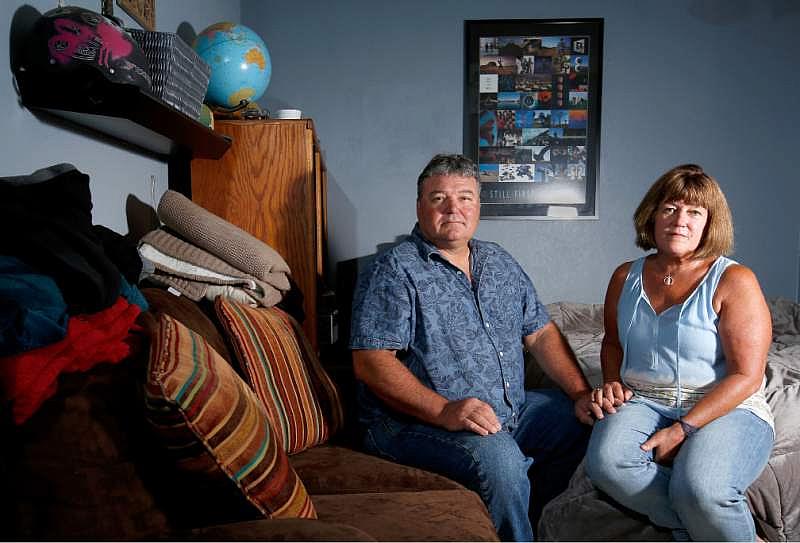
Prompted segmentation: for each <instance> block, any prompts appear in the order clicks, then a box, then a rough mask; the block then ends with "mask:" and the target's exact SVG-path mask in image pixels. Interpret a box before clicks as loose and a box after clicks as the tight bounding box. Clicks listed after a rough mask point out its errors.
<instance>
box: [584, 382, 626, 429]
mask: <svg viewBox="0 0 800 543" xmlns="http://www.w3.org/2000/svg"><path fill="white" fill-rule="evenodd" d="M632 397H633V391H632V390H631V389H629V388H628V387H626V386H625V385H624V384H622V383H621V382H620V381H606V382H605V383H603V385H602V386H599V387H597V388H595V389H594V390H591V391H589V392H586V393H584V394H582V395H581V396H580V397H579V398H578V399H577V400H575V416H576V417H578V420H580V421H581V422H583V423H584V424H594V421H595V420H599V419H602V418H603V417H604V416H605V415H604V412H605V413H616V412H617V408H618V407H619V406H621V405H622V404H623V403H625V402H626V401H628V400H630V399H631V398H632Z"/></svg>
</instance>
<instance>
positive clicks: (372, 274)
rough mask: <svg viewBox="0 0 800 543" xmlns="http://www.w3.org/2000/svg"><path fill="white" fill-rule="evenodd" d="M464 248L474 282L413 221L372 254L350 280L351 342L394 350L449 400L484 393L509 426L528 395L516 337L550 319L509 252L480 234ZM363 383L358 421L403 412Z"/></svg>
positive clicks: (519, 341) (519, 339)
mask: <svg viewBox="0 0 800 543" xmlns="http://www.w3.org/2000/svg"><path fill="white" fill-rule="evenodd" d="M469 246H470V269H471V274H472V281H471V282H470V281H469V279H467V277H466V275H465V274H464V273H463V272H462V271H461V270H459V269H458V268H457V267H456V266H454V265H452V264H451V263H450V262H448V261H447V260H446V259H445V258H444V257H443V256H442V255H441V253H439V251H438V250H437V249H436V247H435V246H434V245H433V244H431V243H430V242H428V241H427V240H426V239H425V238H423V237H422V233H421V231H420V229H419V226H418V225H417V226H415V227H414V230H413V231H412V232H411V236H409V237H408V238H407V239H406V240H405V241H403V242H401V243H399V244H398V245H396V246H394V247H393V248H392V249H390V250H388V251H386V252H384V253H382V254H380V255H379V256H377V257H376V259H375V260H374V261H373V262H372V265H371V266H370V267H369V268H367V269H365V270H364V271H363V272H362V273H361V275H360V277H359V281H358V284H357V287H356V292H355V295H354V300H353V320H352V330H351V335H350V348H351V349H386V350H393V351H398V353H397V355H398V358H399V359H400V360H401V361H402V362H403V363H404V364H405V365H406V366H407V367H408V368H409V370H410V371H411V372H412V373H413V374H414V375H415V376H416V377H417V378H418V379H419V380H420V381H421V382H422V383H423V384H425V385H426V386H428V387H430V388H431V389H433V390H435V391H436V392H438V393H439V394H441V395H442V396H444V397H445V398H447V399H449V400H459V399H463V398H467V397H476V398H478V399H480V400H483V401H485V402H486V403H488V404H489V405H491V406H492V407H493V408H494V410H495V413H496V414H497V417H498V419H499V420H500V423H501V424H503V425H504V426H507V425H514V424H515V423H516V417H517V414H518V413H519V409H520V406H521V405H522V403H523V402H524V401H525V388H524V381H525V362H524V357H523V342H522V338H523V337H525V336H527V335H529V334H532V333H533V332H536V331H537V330H539V329H540V328H541V327H542V326H544V325H545V324H547V323H548V322H549V320H550V317H549V315H548V314H547V310H546V309H545V307H544V305H542V303H541V302H539V300H538V298H537V296H536V290H535V289H534V287H533V283H531V280H530V279H529V278H528V276H527V274H526V273H525V272H524V271H523V269H522V267H521V266H520V265H519V263H517V261H516V260H514V258H513V257H512V256H511V255H510V254H509V253H508V252H506V251H505V250H504V249H502V248H501V247H500V246H499V245H497V244H496V243H491V242H485V241H479V240H471V241H470V242H469ZM365 388H366V387H362V391H361V393H360V395H359V403H360V407H361V419H362V422H364V423H365V424H368V425H369V424H372V423H374V422H376V421H378V420H380V419H381V418H382V417H385V416H389V417H393V418H398V417H399V415H398V414H397V413H393V412H392V411H391V410H390V409H389V408H388V407H387V406H385V405H384V404H383V403H382V402H381V401H380V400H378V399H377V398H376V397H375V396H374V395H372V394H371V393H370V392H369V391H367V390H363V389H365ZM400 418H402V417H400Z"/></svg>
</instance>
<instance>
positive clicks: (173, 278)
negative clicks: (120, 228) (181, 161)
mask: <svg viewBox="0 0 800 543" xmlns="http://www.w3.org/2000/svg"><path fill="white" fill-rule="evenodd" d="M158 217H159V219H161V221H162V222H163V223H164V227H162V228H161V229H159V230H154V231H153V232H150V233H148V234H146V235H145V236H144V237H143V238H142V239H141V241H140V242H139V255H140V256H141V258H142V260H143V261H145V263H149V264H150V266H145V268H146V269H148V268H149V270H148V271H147V272H145V277H147V278H148V279H150V280H151V281H153V282H156V283H159V284H162V285H166V286H168V287H172V288H174V289H175V290H177V291H178V292H180V293H181V294H183V295H185V296H187V297H188V298H189V299H191V300H194V301H199V300H201V299H203V298H206V299H208V300H214V298H216V297H217V296H224V297H226V298H232V299H234V300H236V301H239V302H243V303H247V304H249V305H251V306H264V307H271V306H273V305H275V304H277V303H279V302H280V301H281V300H282V299H283V296H284V295H285V293H286V292H288V291H289V289H290V287H291V285H290V282H289V276H290V275H291V271H290V269H289V266H288V264H286V261H285V260H284V259H283V257H281V255H280V254H278V253H277V251H275V249H273V248H272V247H270V246H269V245H267V244H266V243H264V242H263V241H261V240H259V239H257V238H255V237H253V236H252V235H250V234H248V233H247V232H245V231H244V230H242V229H241V228H239V227H237V226H235V225H233V224H231V223H229V222H227V221H226V220H224V219H222V218H221V217H218V216H217V215H214V214H213V213H211V212H210V211H208V210H206V209H204V208H202V207H200V206H199V205H197V204H195V203H194V202H192V201H191V200H189V199H188V198H186V197H185V196H183V195H182V194H180V193H178V192H175V191H172V190H168V191H166V192H165V193H164V195H163V196H162V198H161V201H160V202H159V204H158Z"/></svg>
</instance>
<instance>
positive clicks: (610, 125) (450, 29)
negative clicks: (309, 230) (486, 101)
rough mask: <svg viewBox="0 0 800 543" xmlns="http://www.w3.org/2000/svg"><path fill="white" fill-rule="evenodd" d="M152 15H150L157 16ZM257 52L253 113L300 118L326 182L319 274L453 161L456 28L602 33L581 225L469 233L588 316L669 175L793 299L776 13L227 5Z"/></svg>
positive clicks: (775, 9) (792, 224)
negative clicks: (526, 25)
mask: <svg viewBox="0 0 800 543" xmlns="http://www.w3.org/2000/svg"><path fill="white" fill-rule="evenodd" d="M163 3H165V2H163V1H161V2H159V5H161V4H163ZM241 10H242V11H241V15H242V22H244V23H245V24H247V25H248V26H251V27H252V28H253V29H254V30H256V31H257V32H258V33H259V34H260V35H261V36H262V38H264V40H265V41H266V43H267V45H268V47H269V49H270V52H271V55H272V61H273V75H272V81H271V83H270V86H269V88H268V89H267V93H266V95H265V97H264V98H263V99H262V100H261V101H260V102H261V105H262V106H264V107H267V108H268V109H270V110H276V109H279V108H282V107H287V106H291V107H297V108H299V109H302V110H303V112H304V114H305V115H306V116H308V117H311V118H313V119H314V122H315V125H316V127H317V131H318V134H319V137H320V140H321V144H322V147H323V150H324V153H325V158H326V164H327V166H328V169H329V175H330V187H329V222H330V239H329V244H330V252H331V258H332V260H333V261H334V262H336V261H339V260H345V259H351V258H355V257H361V256H364V255H368V254H371V253H374V252H375V250H376V248H377V247H378V246H379V245H381V244H383V243H386V242H391V241H393V240H395V238H396V237H397V236H398V235H402V234H405V233H407V232H408V231H409V230H410V228H411V225H412V224H413V222H414V220H415V218H414V199H415V187H414V179H416V176H417V174H418V173H419V170H420V169H421V168H422V166H423V165H424V164H425V162H426V161H427V160H428V159H429V158H430V156H431V155H432V154H433V153H435V152H441V151H451V152H453V151H461V142H462V92H463V90H462V87H463V63H464V51H463V24H464V23H463V22H464V20H465V19H501V18H570V17H603V18H604V19H605V43H604V46H605V55H604V62H603V91H602V135H601V146H602V148H601V155H600V170H599V178H598V183H597V184H598V194H597V201H598V213H599V219H597V220H583V221H541V220H537V221H530V220H527V221H526V220H516V221H509V220H491V221H489V220H484V221H483V222H482V224H481V226H480V228H479V231H478V236H479V237H481V238H484V239H489V240H494V241H497V242H499V243H501V244H503V245H504V246H505V247H506V248H508V249H509V250H510V251H511V252H512V253H513V254H514V255H515V256H516V257H517V258H518V259H519V260H520V262H521V263H522V265H523V266H524V267H525V269H526V270H527V272H528V273H529V274H530V275H531V276H532V277H533V279H534V282H535V283H536V285H537V288H538V290H539V293H540V295H541V296H542V297H543V298H544V299H545V300H546V301H548V302H550V301H556V300H572V301H579V302H600V301H602V298H603V295H604V292H605V287H606V284H607V281H608V277H609V276H610V274H611V272H612V270H613V269H614V267H615V266H616V265H617V264H618V263H619V262H621V261H622V260H624V259H631V258H634V257H636V256H638V255H639V254H641V253H640V251H639V250H638V249H636V248H635V247H634V245H633V228H632V222H631V215H632V213H633V210H634V208H635V207H636V205H637V203H638V202H639V200H640V198H641V197H642V196H643V194H644V192H645V190H646V189H647V187H649V185H650V184H651V183H652V182H653V181H654V180H655V179H656V177H658V176H659V175H660V174H661V173H663V172H664V171H665V170H667V169H668V168H670V167H672V166H674V165H676V164H679V163H683V162H697V163H699V164H701V165H703V166H704V167H705V168H706V169H707V170H708V171H709V172H710V173H711V174H712V175H714V176H715V177H717V179H718V180H719V181H720V182H721V184H722V185H723V189H724V190H725V191H726V194H727V196H728V199H729V202H730V204H731V207H732V209H733V213H734V219H735V223H736V234H737V237H736V241H737V251H736V254H735V257H736V258H738V259H739V260H740V261H742V262H743V263H745V264H747V265H749V266H751V267H752V268H753V269H754V270H755V272H756V273H757V275H758V276H759V278H760V280H761V283H762V286H763V287H764V290H765V292H766V294H767V295H770V296H784V297H789V298H795V295H796V288H797V281H798V268H797V265H798V264H797V263H798V236H799V235H800V227H799V222H798V218H797V217H798V215H797V212H796V208H797V202H798V200H799V199H798V196H800V183H798V181H799V180H798V177H797V175H796V174H795V171H796V165H797V160H796V157H797V154H798V152H797V144H798V137H797V131H798V129H797V127H798V125H800V108H798V103H797V96H798V89H800V70H798V69H797V62H796V56H797V53H798V46H797V38H796V36H795V31H796V29H797V28H798V27H800V5H798V3H797V2H794V1H792V0H764V1H759V0H705V1H703V0H674V1H670V2H664V1H657V0H605V1H600V0H571V1H569V2H535V1H531V0H505V1H503V2H493V1H487V0H439V1H435V2H434V1H422V0H404V1H402V2H388V1H376V0H345V1H340V2H329V1H327V0H324V1H323V0H306V1H304V2H274V1H273V2H262V1H260V0H242V2H241Z"/></svg>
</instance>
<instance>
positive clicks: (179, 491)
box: [0, 288, 497, 541]
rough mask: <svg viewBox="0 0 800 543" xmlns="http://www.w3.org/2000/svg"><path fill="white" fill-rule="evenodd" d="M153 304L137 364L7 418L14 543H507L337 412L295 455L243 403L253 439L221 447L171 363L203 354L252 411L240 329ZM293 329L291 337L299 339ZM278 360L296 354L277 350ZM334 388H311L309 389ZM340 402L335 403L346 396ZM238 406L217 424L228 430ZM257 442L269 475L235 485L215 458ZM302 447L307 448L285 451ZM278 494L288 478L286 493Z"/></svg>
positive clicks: (161, 296)
mask: <svg viewBox="0 0 800 543" xmlns="http://www.w3.org/2000/svg"><path fill="white" fill-rule="evenodd" d="M142 292H143V293H144V295H145V297H146V298H147V301H148V302H149V310H148V311H146V312H143V313H142V314H141V315H140V317H139V319H138V321H137V324H138V327H137V330H138V332H137V333H136V334H134V336H133V337H132V338H131V341H132V343H134V344H135V345H136V348H135V349H134V350H133V351H134V354H133V355H131V356H128V357H127V358H125V359H124V360H122V361H121V362H119V363H116V364H100V365H97V366H95V367H93V368H92V369H90V370H89V371H85V372H72V373H64V374H62V375H61V376H60V378H59V381H58V389H57V392H56V394H55V395H54V396H53V397H51V398H49V399H48V400H47V401H45V402H44V404H43V405H42V406H41V408H39V409H38V411H37V412H36V413H35V414H34V415H33V416H32V417H31V418H30V419H29V420H28V421H27V422H25V423H24V424H22V425H14V424H11V423H10V422H8V419H9V417H7V416H5V415H6V413H5V412H3V413H2V414H3V415H4V416H3V425H4V432H3V434H4V439H3V447H2V452H1V453H0V476H2V479H3V492H2V494H3V498H2V499H3V502H4V503H3V507H2V508H0V510H2V517H0V522H2V526H3V529H2V533H3V536H4V537H3V538H4V539H11V540H155V539H169V540H240V539H243V540H262V541H264V540H304V541H337V540H338V541H345V540H346V541H426V540H436V541H444V540H458V541H469V540H475V541H478V540H483V541H496V540H497V535H496V532H495V530H494V528H493V526H492V522H491V520H490V518H489V515H488V513H487V511H486V508H485V507H484V505H483V503H482V502H481V500H480V498H479V497H478V496H477V494H475V493H474V492H472V491H469V490H467V489H466V488H464V487H463V486H461V485H460V484H458V483H455V482H453V481H451V480H449V479H446V478H444V477H442V476H439V475H437V474H434V473H430V472H426V471H423V470H419V469H415V468H411V467H407V466H402V465H399V464H395V463H392V462H389V461H386V460H383V459H379V458H376V457H373V456H370V455H367V454H364V453H362V452H359V451H358V450H357V448H356V447H354V446H353V444H352V443H351V442H350V441H348V440H346V439H343V438H341V437H340V434H342V435H345V436H346V435H347V433H346V432H342V431H341V428H342V426H343V425H342V422H343V421H341V420H338V421H337V420H336V419H337V417H340V416H341V413H339V415H336V416H333V415H334V414H332V413H331V412H323V413H322V418H320V421H323V420H324V421H325V422H320V421H318V422H319V428H317V429H319V430H320V431H319V432H317V434H316V435H315V436H312V438H309V437H308V434H311V433H313V432H311V431H310V430H309V429H308V428H294V429H292V430H294V431H297V432H299V433H298V435H300V434H303V435H304V436H306V437H305V438H306V442H302V440H297V441H296V442H295V441H292V442H291V443H290V442H289V439H290V437H291V436H290V435H289V434H287V433H286V432H284V433H283V435H281V430H280V429H278V426H279V424H278V422H279V421H277V420H276V419H275V418H273V417H272V415H269V416H266V415H265V414H268V413H267V410H266V409H263V408H261V407H259V408H258V409H253V408H252V406H251V403H248V404H247V405H248V406H250V407H246V408H242V409H249V410H250V411H248V413H249V415H247V416H244V415H242V416H241V418H240V419H239V420H240V422H241V423H240V427H245V425H247V424H250V422H252V421H255V423H254V424H251V425H250V426H247V428H251V430H248V432H250V434H248V435H247V436H244V437H241V436H240V437H241V441H237V442H235V443H230V442H228V441H226V442H225V443H222V444H221V443H219V442H216V441H215V439H217V438H216V437H215V435H216V434H214V432H216V431H218V430H224V431H228V430H230V428H228V427H229V426H231V425H230V420H228V419H224V420H222V422H219V421H216V422H214V423H213V424H212V426H213V425H216V426H215V427H214V428H211V429H209V428H205V429H204V428H201V427H202V426H203V425H204V424H205V425H208V424H209V423H208V421H205V419H204V417H207V416H208V413H207V411H209V410H211V408H210V407H207V406H204V407H203V409H202V410H198V412H189V410H190V409H192V408H193V407H194V406H195V405H196V402H197V401H198V397H200V396H202V395H203V394H205V392H204V389H203V388H197V389H194V390H195V392H196V394H195V395H194V396H192V397H191V398H190V400H186V401H184V403H183V404H181V403H180V402H177V403H176V402H170V401H169V398H167V396H168V395H169V394H170V393H171V392H170V387H172V386H173V384H174V381H170V380H169V379H170V378H177V377H175V375H176V374H175V372H174V371H173V370H174V369H175V368H174V367H172V366H170V364H171V363H172V358H171V357H173V356H174V355H175V352H176V351H177V350H178V348H179V347H177V346H179V343H180V341H182V340H187V341H190V342H192V343H191V344H192V345H193V348H194V349H195V350H196V351H197V352H198V353H203V354H202V357H200V356H198V360H199V359H200V358H203V360H199V362H200V363H201V365H202V364H204V363H207V362H208V363H213V364H212V366H211V367H212V368H215V369H214V371H215V372H217V373H216V374H215V375H212V377H213V378H214V379H218V380H224V381H226V382H228V383H231V384H230V386H229V387H228V388H227V389H224V387H222V389H224V390H223V391H222V392H223V393H224V394H231V395H233V396H231V397H235V398H238V400H236V401H237V402H240V403H241V401H243V400H242V399H243V398H245V399H248V401H250V400H251V399H252V398H253V397H254V396H253V394H254V392H253V390H252V389H251V387H250V385H245V384H244V383H245V382H246V377H247V375H248V371H250V370H252V369H253V368H252V367H244V366H243V365H242V364H241V357H242V355H243V354H245V353H243V348H242V346H241V345H238V346H237V345H236V337H235V335H233V332H235V330H231V329H230V328H225V326H223V323H222V322H221V319H220V317H219V315H220V312H219V310H220V307H219V306H218V305H217V306H215V305H212V304H209V303H207V302H193V301H190V300H189V299H187V297H185V296H181V297H178V296H173V295H172V294H170V293H169V292H168V291H167V290H164V289H161V288H143V289H142ZM228 309H230V307H229V308H228ZM272 315H273V316H276V315H278V316H280V312H279V311H278V310H275V311H273V313H272ZM275 322H276V323H277V324H276V326H279V325H281V323H283V324H286V323H291V322H292V319H290V318H289V319H287V318H284V317H279V318H278V320H277V321H275ZM298 329H299V327H295V328H292V326H289V328H288V330H290V331H291V330H294V333H296V334H298V333H299V332H298V331H297V330H298ZM170 334H171V335H170ZM181 338H183V339H181ZM187 338H188V339H187ZM297 341H298V342H299V343H298V345H300V351H303V352H304V353H305V355H306V356H307V355H308V353H307V348H308V345H306V344H304V343H303V338H302V337H300V338H297ZM295 347H297V345H295ZM272 348H273V349H275V351H274V352H276V353H277V352H283V351H284V350H286V349H288V347H287V346H286V345H283V344H280V342H279V343H278V344H277V345H272ZM158 353H161V354H158ZM159 357H160V358H159ZM209 361H211V362H209ZM158 364H160V365H158ZM206 369H207V368H206ZM209 375H211V374H209ZM170 376H172V377H170ZM178 377H180V376H178ZM189 378H194V377H191V376H190V377H186V379H189ZM324 378H325V376H324V375H323V374H321V373H318V374H316V376H314V375H312V379H311V380H312V381H314V382H313V383H311V384H314V385H315V384H319V381H320V379H323V380H324ZM186 383H188V381H186ZM186 383H184V384H186ZM315 390H316V389H315ZM183 392H185V390H183V391H182V392H181V393H183ZM329 392H331V393H332V394H333V396H332V397H333V398H334V400H335V394H336V390H335V388H334V389H333V390H329ZM193 394H194V392H193ZM218 399H219V398H218ZM223 399H224V398H223ZM329 400H330V398H329ZM192 402H195V403H192ZM320 405H322V408H323V411H325V410H326V409H327V410H329V411H330V410H333V409H337V407H336V406H334V405H332V404H331V403H330V402H329V403H325V402H321V404H320ZM238 406H239V404H238V403H237V405H236V406H233V405H231V406H229V408H230V412H229V413H228V414H227V415H226V414H225V413H224V412H223V413H221V415H224V416H225V417H229V418H230V419H231V420H233V418H234V417H236V416H239V415H236V413H240V411H241V410H240V409H239V407H238ZM3 409H4V410H5V409H6V406H3ZM219 414H220V413H218V415H219ZM240 414H241V413H240ZM300 415H301V416H306V415H307V414H306V413H301V414H300ZM309 416H310V415H309ZM170 417H172V418H170ZM248 417H249V418H248ZM170 421H171V422H170ZM248 421H250V422H248ZM265 421H266V422H265ZM176 428H177V429H178V430H176ZM233 431H234V432H236V431H237V430H233ZM204 432H205V433H204ZM265 432H266V433H265ZM270 432H271V433H270ZM337 432H338V433H337ZM254 433H258V434H259V435H261V436H265V440H266V441H265V443H267V445H266V446H265V447H264V448H263V449H262V450H261V451H260V453H263V454H262V457H264V456H266V457H271V458H272V463H271V464H269V465H267V466H266V467H265V470H266V471H265V472H264V473H266V474H267V475H265V476H264V477H262V478H261V479H260V480H258V481H248V479H247V476H246V475H242V473H246V472H247V471H248V470H249V469H251V468H252V462H251V464H249V465H247V466H245V467H240V468H238V469H237V470H235V473H234V469H233V468H231V466H234V467H235V462H234V463H232V464H225V463H224V462H223V461H222V460H221V459H220V456H219V454H217V453H220V451H223V449H225V447H228V448H229V449H233V448H237V450H236V451H233V452H231V451H230V450H229V451H227V453H224V451H223V453H224V454H240V453H244V452H247V451H246V449H247V450H250V449H248V447H249V445H248V443H250V441H248V440H251V437H252V434H254ZM201 435H202V438H201ZM295 437H296V436H295ZM301 437H302V436H301ZM181 439H184V441H180V440H181ZM292 439H294V438H292ZM298 439H299V438H298ZM276 444H277V446H276ZM292 447H294V448H296V449H299V450H297V451H296V452H290V453H288V454H286V453H285V452H284V450H285V449H287V448H292ZM190 449H191V450H192V451H194V452H193V454H194V456H192V455H190V454H188V452H190ZM215 455H216V456H215ZM270 455H271V456H270ZM262 457H260V458H262ZM259 462H260V463H261V464H264V462H263V461H259ZM275 466H277V467H278V468H280V469H277V468H275ZM273 468H275V469H273ZM270 469H271V470H272V471H271V472H270V471H269V470H270ZM278 472H279V473H278ZM265 477H266V478H265ZM265 481H266V483H265ZM276 481H277V482H286V481H289V482H290V483H291V485H290V486H289V488H290V491H288V493H287V491H286V490H285V488H284V487H280V488H279V486H277V482H276ZM262 487H265V488H262ZM270 487H271V488H270ZM254 489H255V490H256V491H258V492H261V493H260V495H254V492H253V491H254ZM262 490H263V491H262ZM298 496H299V497H300V498H298ZM301 517H305V518H301ZM314 517H316V518H314Z"/></svg>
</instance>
